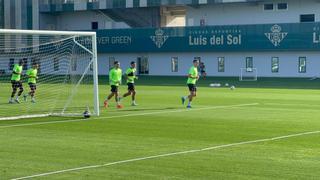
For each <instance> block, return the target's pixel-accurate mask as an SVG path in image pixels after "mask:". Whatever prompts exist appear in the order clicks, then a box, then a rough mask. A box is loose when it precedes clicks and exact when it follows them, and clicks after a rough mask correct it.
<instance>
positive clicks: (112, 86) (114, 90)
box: [111, 85, 118, 93]
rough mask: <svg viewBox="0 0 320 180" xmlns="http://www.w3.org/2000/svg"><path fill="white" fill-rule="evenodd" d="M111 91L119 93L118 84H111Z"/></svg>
mask: <svg viewBox="0 0 320 180" xmlns="http://www.w3.org/2000/svg"><path fill="white" fill-rule="evenodd" d="M111 92H113V93H117V92H118V86H115V85H111Z"/></svg>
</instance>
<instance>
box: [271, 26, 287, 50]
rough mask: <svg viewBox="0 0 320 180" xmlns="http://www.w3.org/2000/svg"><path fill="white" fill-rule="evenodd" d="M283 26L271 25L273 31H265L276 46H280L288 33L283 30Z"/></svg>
mask: <svg viewBox="0 0 320 180" xmlns="http://www.w3.org/2000/svg"><path fill="white" fill-rule="evenodd" d="M281 31H282V28H281V26H279V25H277V24H276V25H274V26H272V27H271V33H265V35H266V37H267V38H268V39H269V40H270V42H271V43H272V44H273V45H274V46H275V47H278V46H280V43H281V42H282V41H283V40H284V38H285V37H286V36H287V35H288V33H287V32H281Z"/></svg>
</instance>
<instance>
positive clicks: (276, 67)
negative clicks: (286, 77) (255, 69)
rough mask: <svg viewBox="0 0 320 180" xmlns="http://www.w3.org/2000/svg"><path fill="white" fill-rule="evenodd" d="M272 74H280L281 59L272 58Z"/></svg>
mask: <svg viewBox="0 0 320 180" xmlns="http://www.w3.org/2000/svg"><path fill="white" fill-rule="evenodd" d="M271 72H272V73H278V72H279V57H273V58H271Z"/></svg>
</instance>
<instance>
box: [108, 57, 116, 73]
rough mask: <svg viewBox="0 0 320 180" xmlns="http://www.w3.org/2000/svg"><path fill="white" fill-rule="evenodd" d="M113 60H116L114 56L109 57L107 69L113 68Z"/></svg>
mask: <svg viewBox="0 0 320 180" xmlns="http://www.w3.org/2000/svg"><path fill="white" fill-rule="evenodd" d="M115 61H116V58H114V57H109V70H110V69H112V68H113V66H114V62H115Z"/></svg>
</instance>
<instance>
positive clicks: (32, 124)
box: [0, 103, 259, 129]
mask: <svg viewBox="0 0 320 180" xmlns="http://www.w3.org/2000/svg"><path fill="white" fill-rule="evenodd" d="M256 105H259V103H251V104H238V105H228V106H212V107H204V108H195V109H179V110H172V111H156V112H148V113H137V114H125V115H118V116H108V117H96V118H91V119H89V120H86V119H70V120H63V121H47V122H35V123H25V124H14V125H5V126H0V129H4V128H12V127H24V126H34V125H43V124H57V123H68V122H80V121H90V120H97V119H113V118H122V117H134V116H146V115H155V114H167V113H178V112H188V111H190V112H192V111H200V110H210V109H225V108H236V107H245V106H256Z"/></svg>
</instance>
